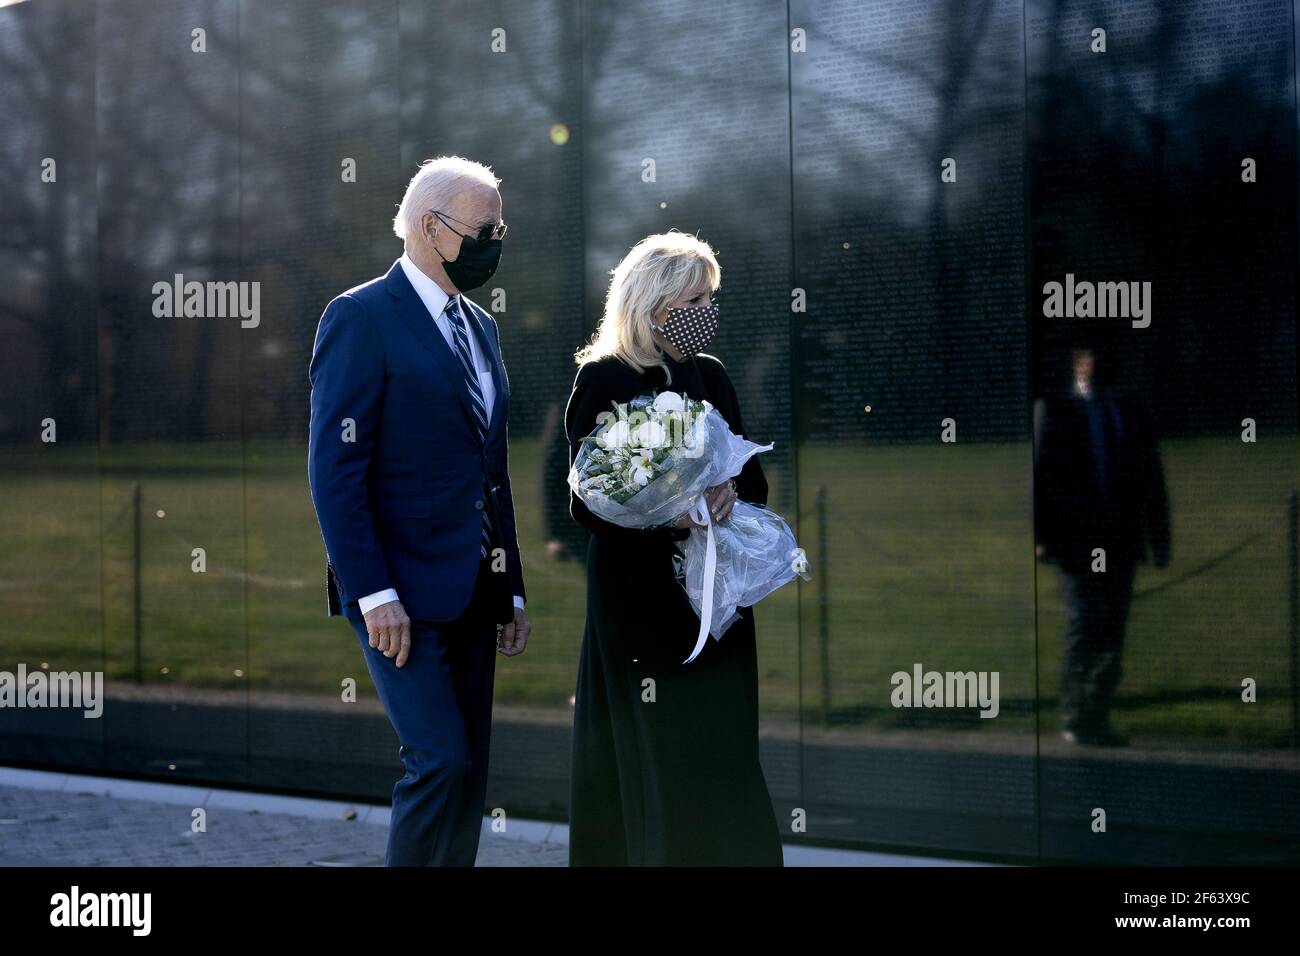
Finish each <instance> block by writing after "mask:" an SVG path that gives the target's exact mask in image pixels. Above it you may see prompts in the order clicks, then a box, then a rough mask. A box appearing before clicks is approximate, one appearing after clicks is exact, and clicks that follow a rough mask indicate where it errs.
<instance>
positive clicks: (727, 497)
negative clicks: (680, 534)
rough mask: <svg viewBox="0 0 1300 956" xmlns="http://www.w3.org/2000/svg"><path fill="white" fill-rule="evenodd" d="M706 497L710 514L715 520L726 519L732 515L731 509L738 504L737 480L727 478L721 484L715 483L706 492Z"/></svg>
mask: <svg viewBox="0 0 1300 956" xmlns="http://www.w3.org/2000/svg"><path fill="white" fill-rule="evenodd" d="M704 496H705V499H706V500H707V501H708V503H709V514H710V515H712V516H713V520H714V521H715V522H716V521H726V520H727V519H728V518H729V517H731V509H732V508H733V507H734V506H735V504H736V482H735V479H730V478H729V479H727V481H725V482H724V483H722V484H720V485H714V486H713V487H712V488H710V489H708V490H707V491H706V492H705V493H704Z"/></svg>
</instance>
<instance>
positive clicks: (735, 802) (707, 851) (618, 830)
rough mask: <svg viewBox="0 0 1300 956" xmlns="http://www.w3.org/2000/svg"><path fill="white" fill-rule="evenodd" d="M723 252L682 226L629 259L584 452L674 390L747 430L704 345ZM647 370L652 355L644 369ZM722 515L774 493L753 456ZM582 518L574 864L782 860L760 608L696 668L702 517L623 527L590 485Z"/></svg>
mask: <svg viewBox="0 0 1300 956" xmlns="http://www.w3.org/2000/svg"><path fill="white" fill-rule="evenodd" d="M718 277H719V272H718V265H717V261H716V259H715V257H714V255H713V251H712V250H711V249H710V248H709V247H708V245H707V244H705V243H703V242H701V241H700V240H698V239H696V238H694V237H692V236H687V235H684V234H680V233H668V234H665V235H660V236H650V237H648V238H647V239H645V240H643V241H642V242H641V243H639V244H638V245H637V246H636V247H635V248H634V249H633V250H632V251H631V252H630V253H629V254H628V256H627V257H626V258H625V259H624V260H623V262H622V263H621V264H620V265H619V267H618V268H617V269H615V270H614V278H613V281H612V282H611V284H610V291H609V296H608V298H607V301H606V307H605V316H604V319H603V320H602V322H601V327H600V329H599V330H598V331H597V333H596V336H595V337H594V338H593V340H592V342H591V344H590V345H588V346H587V347H586V348H584V349H583V350H581V351H580V352H579V353H578V356H577V358H578V361H579V363H580V368H579V369H578V374H577V377H576V378H575V380H574V384H573V393H572V394H571V395H570V397H569V402H568V406H567V409H566V412H565V432H566V435H567V437H568V440H569V461H570V464H572V462H573V459H574V456H576V454H577V451H578V449H579V447H580V444H581V441H582V439H583V438H584V437H586V436H587V435H589V434H591V433H592V432H593V431H595V430H596V429H597V427H598V425H600V424H602V420H600V419H598V416H600V414H601V413H602V412H612V411H613V410H614V403H615V402H619V403H621V402H626V401H628V400H629V399H632V398H635V397H637V396H638V395H643V394H650V393H655V392H662V391H666V390H671V391H675V392H678V393H679V394H684V395H687V396H689V397H691V398H694V399H707V400H708V401H709V402H711V403H712V404H713V405H714V406H715V407H716V408H717V410H718V411H719V412H720V413H721V415H722V416H723V418H724V419H726V421H727V423H728V425H730V427H731V430H732V431H733V432H735V433H736V434H738V435H743V434H744V426H743V424H742V422H741V417H740V407H739V404H738V403H737V401H736V391H735V389H734V388H733V387H732V384H731V380H730V379H729V378H728V377H727V372H726V369H725V368H724V367H723V365H722V363H721V362H720V361H718V360H717V359H716V358H714V357H713V356H711V355H706V354H704V353H702V352H699V351H698V350H699V349H700V348H702V347H703V346H704V344H706V343H707V340H708V339H709V337H711V335H712V331H713V329H714V328H715V327H716V324H717V318H718V312H717V308H716V306H713V305H712V303H711V301H710V293H711V292H712V291H713V290H715V289H716V288H717V287H718ZM637 366H640V367H639V368H638V367H637ZM707 499H708V502H709V505H710V512H711V514H712V515H713V516H714V520H717V521H722V522H725V521H726V520H727V518H728V516H729V515H730V512H731V507H732V505H734V503H735V501H736V500H737V499H743V500H745V501H749V502H753V503H755V504H760V505H761V504H765V503H766V500H767V481H766V479H765V478H764V477H763V471H762V468H761V467H760V465H759V464H758V459H757V458H751V459H750V460H749V461H748V463H747V464H746V465H745V467H744V469H743V470H742V471H741V473H740V474H739V475H737V476H736V477H735V478H734V479H732V480H731V481H730V482H726V483H723V484H722V485H719V486H717V487H715V488H712V489H710V490H709V492H708V493H707ZM570 513H571V514H572V515H573V518H574V519H575V520H576V521H578V522H579V523H581V524H582V525H583V526H584V527H586V528H587V529H588V530H589V531H590V532H591V538H590V541H589V542H588V545H587V619H586V628H585V631H584V633H583V639H582V652H581V659H580V661H579V665H578V684H577V694H576V702H575V711H574V727H573V776H572V783H571V799H570V815H569V862H570V865H571V866H624V865H631V866H664V865H684V864H696V865H754V866H758V865H767V866H780V865H782V855H781V842H780V834H779V831H778V828H777V823H776V816H775V813H774V812H773V808H772V801H771V798H770V796H769V795H768V791H767V784H766V781H765V780H764V777H763V770H762V767H761V766H760V765H759V756H758V753H759V751H758V665H757V659H756V653H755V640H754V617H753V611H752V609H750V608H741V609H740V612H739V613H740V619H739V620H738V621H736V622H735V623H734V624H732V625H731V627H730V628H728V629H727V631H726V633H725V634H723V636H722V639H721V640H720V641H715V640H713V639H712V638H709V640H708V642H707V644H706V646H705V647H704V649H703V651H702V652H701V653H700V655H699V657H697V658H696V659H695V660H694V661H692V662H691V663H690V664H683V663H682V662H683V661H684V660H685V659H686V657H687V656H688V655H689V654H690V652H691V650H692V648H693V647H694V645H695V639H696V635H697V633H698V630H699V618H698V617H697V616H696V614H695V612H694V610H693V609H692V608H691V606H690V603H689V602H688V601H687V599H686V594H685V592H684V591H683V590H682V587H681V585H680V584H679V583H678V580H677V578H676V574H675V570H674V565H673V556H674V555H675V554H677V553H678V552H677V543H678V542H680V541H683V540H684V539H685V538H687V537H688V536H689V533H690V530H689V529H690V525H691V519H690V517H689V516H688V515H683V516H681V517H680V518H679V519H678V520H677V521H676V522H675V523H674V524H673V525H672V526H669V527H664V528H652V529H645V530H641V529H636V530H634V529H628V528H622V527H619V526H617V525H614V524H611V523H609V522H606V521H603V520H602V519H600V518H598V517H596V516H595V515H593V514H592V513H591V512H590V511H589V510H588V509H587V508H586V507H585V506H584V505H583V504H582V502H581V501H579V500H578V498H577V497H576V496H573V495H571V496H570Z"/></svg>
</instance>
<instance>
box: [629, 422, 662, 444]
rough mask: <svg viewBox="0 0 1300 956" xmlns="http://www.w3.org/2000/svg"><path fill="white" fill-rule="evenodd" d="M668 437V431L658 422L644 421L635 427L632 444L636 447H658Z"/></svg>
mask: <svg viewBox="0 0 1300 956" xmlns="http://www.w3.org/2000/svg"><path fill="white" fill-rule="evenodd" d="M667 438H668V432H667V431H665V429H664V426H663V425H660V424H659V423H658V422H644V423H643V424H641V425H639V426H638V427H637V430H636V432H635V434H634V436H633V438H632V444H634V445H636V446H637V447H638V448H660V447H662V446H663V444H664V442H665V441H666V440H667Z"/></svg>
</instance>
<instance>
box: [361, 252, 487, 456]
mask: <svg viewBox="0 0 1300 956" xmlns="http://www.w3.org/2000/svg"><path fill="white" fill-rule="evenodd" d="M384 279H385V284H386V286H387V288H388V292H389V294H390V295H392V296H393V298H394V299H396V300H397V303H396V305H397V314H398V316H399V317H400V318H401V320H402V321H403V322H404V323H405V324H406V327H407V328H408V329H410V330H411V334H412V335H414V336H415V337H416V338H417V339H419V340H420V344H421V345H423V346H424V347H425V348H426V349H428V350H429V352H430V353H431V354H432V355H433V357H434V358H435V359H437V360H438V365H439V366H441V368H442V370H443V372H444V373H445V374H446V376H447V378H448V379H449V380H450V381H451V383H452V387H453V388H455V390H456V394H457V395H458V396H459V397H460V404H461V408H462V409H463V411H464V413H465V420H466V423H467V424H469V425H470V426H471V431H473V432H474V434H475V435H477V434H478V429H477V428H474V427H473V423H474V418H473V411H472V408H471V404H470V403H471V401H472V399H471V398H470V396H469V386H467V385H466V384H465V372H464V370H463V369H462V368H461V364H460V359H459V358H458V357H457V356H456V355H455V354H454V353H453V352H452V350H451V347H450V346H449V345H447V340H446V339H444V338H443V337H442V332H440V331H439V330H438V324H437V323H436V322H435V321H434V320H433V316H431V315H430V314H429V310H428V309H426V308H425V307H424V302H423V301H422V300H421V299H420V296H419V293H417V292H416V291H415V287H414V286H413V285H411V280H410V279H408V278H406V273H405V272H403V271H402V264H401V262H400V260H399V261H395V262H394V263H393V267H392V268H391V269H389V270H388V274H387V275H386V276H385V277H384Z"/></svg>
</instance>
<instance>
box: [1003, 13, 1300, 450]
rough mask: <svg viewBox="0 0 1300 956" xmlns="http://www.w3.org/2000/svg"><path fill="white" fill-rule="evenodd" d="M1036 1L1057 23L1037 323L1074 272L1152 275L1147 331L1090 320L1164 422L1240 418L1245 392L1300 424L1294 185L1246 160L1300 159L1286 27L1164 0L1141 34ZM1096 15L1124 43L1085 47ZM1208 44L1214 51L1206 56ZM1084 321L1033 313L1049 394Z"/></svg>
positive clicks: (1039, 76) (1286, 165)
mask: <svg viewBox="0 0 1300 956" xmlns="http://www.w3.org/2000/svg"><path fill="white" fill-rule="evenodd" d="M1035 9H1036V10H1037V11H1038V14H1039V15H1040V17H1041V21H1042V22H1043V23H1044V24H1045V25H1046V29H1045V31H1044V33H1045V36H1044V37H1043V39H1042V40H1041V41H1039V44H1040V45H1039V46H1038V47H1037V49H1036V50H1035V51H1034V53H1035V55H1034V56H1033V57H1031V71H1030V77H1029V79H1030V90H1029V92H1030V97H1029V102H1030V132H1031V140H1030V150H1029V155H1030V159H1031V165H1030V168H1029V172H1030V177H1031V178H1030V195H1031V197H1032V200H1033V203H1032V206H1031V209H1030V228H1031V241H1032V243H1033V250H1034V255H1033V273H1032V275H1031V276H1030V281H1029V283H1028V286H1029V302H1028V304H1029V308H1030V310H1031V313H1030V314H1031V317H1033V316H1038V313H1037V309H1038V308H1039V307H1040V306H1041V295H1039V294H1036V292H1037V290H1041V288H1042V284H1043V282H1045V281H1047V280H1048V279H1049V278H1058V279H1059V278H1060V277H1061V276H1062V275H1063V274H1064V273H1065V272H1066V271H1067V270H1069V271H1073V272H1075V273H1076V275H1079V276H1080V278H1089V277H1091V278H1097V277H1098V276H1100V277H1103V278H1113V279H1126V280H1136V279H1149V280H1151V281H1152V282H1153V287H1154V293H1155V297H1156V309H1157V313H1156V315H1155V318H1154V319H1153V323H1152V326H1151V327H1150V328H1149V329H1146V330H1143V331H1142V332H1141V333H1140V334H1134V333H1133V331H1132V330H1128V329H1126V328H1125V327H1124V326H1123V325H1122V324H1116V323H1114V322H1111V323H1110V324H1109V325H1100V326H1097V327H1095V328H1094V329H1091V330H1089V331H1091V332H1092V335H1091V336H1090V338H1091V339H1092V340H1093V344H1094V345H1095V346H1097V347H1099V348H1100V349H1101V350H1102V351H1103V352H1108V353H1109V355H1108V357H1109V358H1110V359H1112V363H1111V364H1112V365H1113V364H1114V360H1123V369H1124V374H1123V378H1124V385H1125V386H1126V388H1127V389H1128V390H1130V391H1133V392H1135V393H1138V394H1140V395H1142V396H1145V397H1147V398H1149V399H1151V400H1152V401H1153V403H1154V405H1155V407H1156V410H1157V413H1158V418H1159V419H1160V420H1161V421H1162V422H1163V423H1164V425H1165V426H1166V428H1165V430H1167V431H1174V432H1185V433H1198V432H1203V431H1206V430H1207V429H1208V430H1218V429H1224V428H1232V427H1234V426H1236V424H1237V423H1238V422H1239V421H1240V418H1241V415H1240V414H1238V411H1239V409H1240V407H1241V402H1242V400H1243V398H1247V397H1248V399H1249V403H1250V406H1251V407H1252V408H1256V409H1258V410H1259V411H1260V413H1261V414H1264V413H1267V412H1266V410H1271V417H1273V418H1274V420H1280V421H1282V422H1294V419H1295V410H1294V403H1295V385H1294V381H1295V379H1294V364H1293V362H1294V350H1295V335H1294V310H1295V292H1294V270H1295V245H1294V244H1295V236H1296V224H1295V208H1296V202H1295V184H1294V181H1293V178H1292V176H1282V177H1273V178H1272V179H1271V180H1264V179H1262V178H1261V180H1260V182H1259V183H1258V184H1255V185H1252V186H1248V187H1247V186H1243V184H1241V183H1240V178H1239V177H1240V160H1241V158H1242V156H1244V155H1247V154H1249V155H1252V156H1255V157H1256V159H1259V160H1260V163H1261V168H1263V167H1264V166H1269V167H1271V168H1273V169H1274V170H1275V171H1276V170H1279V169H1286V170H1292V171H1293V170H1294V168H1295V143H1294V139H1293V135H1294V125H1293V124H1294V122H1295V119H1294V114H1293V112H1292V109H1293V105H1292V101H1291V84H1292V83H1293V81H1294V74H1293V73H1292V71H1291V63H1290V43H1289V40H1288V38H1287V37H1286V36H1285V35H1271V34H1270V35H1266V34H1264V33H1263V32H1261V33H1257V34H1252V35H1251V36H1250V39H1249V40H1241V39H1238V38H1236V37H1234V36H1233V34H1232V32H1231V31H1226V32H1225V31H1223V30H1222V29H1221V28H1220V25H1216V24H1212V23H1210V22H1209V21H1208V20H1206V19H1205V18H1204V17H1203V15H1204V14H1205V13H1206V12H1208V11H1213V10H1214V9H1215V7H1214V5H1213V4H1211V3H1208V2H1201V3H1191V4H1186V5H1181V6H1178V7H1174V6H1172V5H1159V6H1158V11H1159V15H1158V16H1157V18H1156V19H1155V20H1154V21H1153V22H1152V23H1150V24H1149V25H1148V24H1145V23H1143V24H1142V26H1141V28H1140V30H1135V29H1132V28H1131V27H1130V25H1129V24H1128V23H1126V21H1125V19H1124V14H1123V10H1122V8H1120V9H1119V10H1118V11H1117V10H1116V8H1112V7H1104V8H1103V7H1102V6H1100V5H1098V4H1095V3H1092V4H1077V3H1069V2H1061V0H1050V2H1049V0H1041V2H1039V3H1037V4H1036V6H1035ZM1107 15H1109V19H1108V16H1107ZM1080 23H1083V24H1086V25H1088V26H1092V25H1105V26H1107V27H1108V28H1109V32H1110V40H1111V44H1112V53H1114V52H1115V51H1114V44H1116V43H1120V44H1122V47H1121V48H1120V49H1121V50H1122V53H1123V55H1122V56H1116V55H1112V54H1107V55H1106V58H1105V59H1104V60H1101V59H1100V58H1095V59H1086V58H1084V57H1083V55H1082V54H1081V52H1080V46H1079V45H1080V44H1083V45H1084V46H1083V47H1082V49H1084V50H1086V42H1087V30H1086V29H1082V30H1081V29H1080V28H1079V26H1078V25H1079V24H1080ZM1080 36H1082V39H1079V37H1080ZM1067 38H1069V39H1070V42H1071V43H1073V44H1074V46H1073V47H1070V46H1067V45H1066V40H1067ZM1210 41H1213V42H1212V46H1211V49H1212V51H1213V52H1214V54H1215V55H1216V59H1209V58H1207V57H1204V56H1200V55H1199V54H1200V53H1202V52H1204V51H1205V50H1206V47H1207V43H1209V42H1210ZM1210 64H1213V66H1211V65H1210ZM1288 247H1289V248H1288ZM1083 273H1091V275H1090V276H1089V275H1083ZM1080 329H1081V326H1080V324H1079V323H1077V322H1074V323H1072V322H1070V321H1068V320H1066V321H1061V322H1056V323H1049V322H1046V321H1045V320H1043V319H1042V318H1041V317H1037V318H1035V330H1036V335H1035V346H1036V370H1035V388H1036V390H1037V391H1040V392H1041V391H1045V390H1047V389H1050V388H1051V387H1052V385H1053V383H1054V382H1056V381H1060V380H1062V379H1063V377H1064V367H1065V365H1066V364H1067V362H1068V356H1067V355H1065V354H1064V349H1065V347H1067V346H1068V345H1069V344H1071V343H1072V341H1074V336H1075V335H1077V334H1078V333H1079V331H1080ZM1281 355H1285V356H1286V358H1285V359H1284V360H1282V361H1279V360H1278V357H1279V356H1281ZM1103 367H1104V364H1103ZM1099 372H1100V369H1099ZM1193 396H1194V397H1193Z"/></svg>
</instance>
